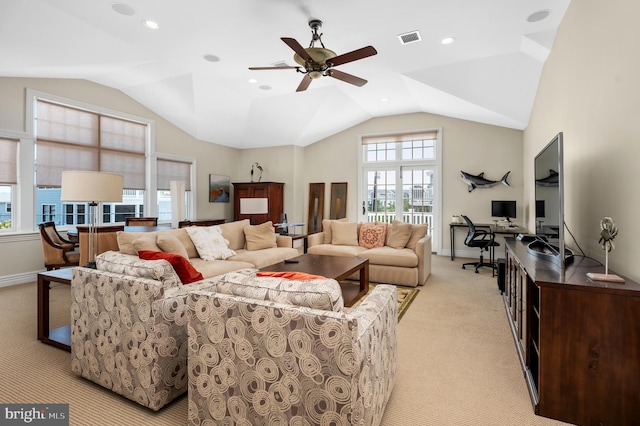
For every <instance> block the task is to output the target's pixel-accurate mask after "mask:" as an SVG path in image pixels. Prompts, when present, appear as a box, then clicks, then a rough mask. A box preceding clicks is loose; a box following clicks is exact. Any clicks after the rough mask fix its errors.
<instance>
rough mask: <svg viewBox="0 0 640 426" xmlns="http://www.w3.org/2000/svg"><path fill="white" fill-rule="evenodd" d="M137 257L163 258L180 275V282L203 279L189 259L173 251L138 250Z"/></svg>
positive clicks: (147, 258)
mask: <svg viewBox="0 0 640 426" xmlns="http://www.w3.org/2000/svg"><path fill="white" fill-rule="evenodd" d="M138 257H140V259H145V260H158V259H164V260H166V261H167V262H169V263H170V264H171V266H173V270H174V271H176V274H178V276H179V277H180V281H182V284H191V283H193V282H196V281H200V280H202V279H204V277H203V276H202V274H201V273H200V272H198V271H197V270H196V268H194V267H193V266H192V265H191V263H189V259H187V258H186V257H184V256H181V255H179V254H175V253H165V252H162V251H152V250H139V251H138Z"/></svg>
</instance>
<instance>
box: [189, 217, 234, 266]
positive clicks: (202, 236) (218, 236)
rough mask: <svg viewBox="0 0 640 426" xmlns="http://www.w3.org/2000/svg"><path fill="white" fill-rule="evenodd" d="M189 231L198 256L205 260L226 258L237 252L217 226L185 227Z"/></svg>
mask: <svg viewBox="0 0 640 426" xmlns="http://www.w3.org/2000/svg"><path fill="white" fill-rule="evenodd" d="M184 229H186V230H187V233H189V237H191V241H193V245H195V246H196V250H198V256H200V258H201V259H203V260H224V259H226V258H228V257H231V256H233V255H235V254H236V252H235V251H233V250H231V249H229V247H228V245H227V244H229V241H227V240H225V239H224V237H223V236H222V232H220V228H219V227H218V226H217V225H216V226H189V227H187V228H184Z"/></svg>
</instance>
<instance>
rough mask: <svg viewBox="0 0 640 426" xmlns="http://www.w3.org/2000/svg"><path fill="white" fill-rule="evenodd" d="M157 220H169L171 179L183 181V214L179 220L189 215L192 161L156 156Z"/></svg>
mask: <svg viewBox="0 0 640 426" xmlns="http://www.w3.org/2000/svg"><path fill="white" fill-rule="evenodd" d="M156 164H157V173H158V221H159V222H170V221H171V219H172V217H171V212H172V209H171V207H172V204H171V181H178V182H184V200H183V204H182V205H183V206H184V214H183V215H181V216H184V217H180V218H179V220H183V219H186V218H188V217H190V215H189V206H190V205H191V168H192V162H191V161H186V160H174V159H168V158H158V161H157V163H156Z"/></svg>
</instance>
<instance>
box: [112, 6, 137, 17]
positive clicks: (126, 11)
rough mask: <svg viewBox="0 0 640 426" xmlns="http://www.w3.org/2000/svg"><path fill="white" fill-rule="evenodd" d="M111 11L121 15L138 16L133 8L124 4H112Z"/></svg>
mask: <svg viewBox="0 0 640 426" xmlns="http://www.w3.org/2000/svg"><path fill="white" fill-rule="evenodd" d="M111 9H113V10H114V12H118V13H119V14H121V15H126V16H132V15H135V14H136V11H135V10H134V9H133V8H132V7H131V6H128V5H126V4H122V3H112V4H111Z"/></svg>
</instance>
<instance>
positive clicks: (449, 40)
mask: <svg viewBox="0 0 640 426" xmlns="http://www.w3.org/2000/svg"><path fill="white" fill-rule="evenodd" d="M455 41H456V39H455V38H454V37H445V38H443V39H442V40H440V43H441V44H444V45H447V44H453V43H455Z"/></svg>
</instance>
